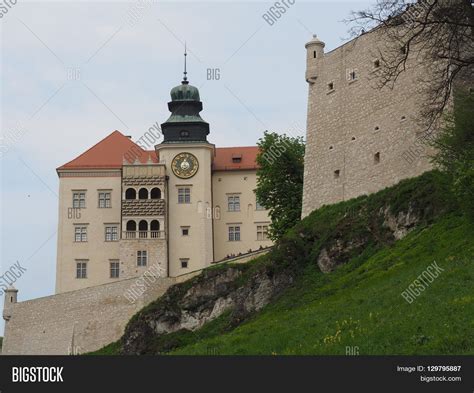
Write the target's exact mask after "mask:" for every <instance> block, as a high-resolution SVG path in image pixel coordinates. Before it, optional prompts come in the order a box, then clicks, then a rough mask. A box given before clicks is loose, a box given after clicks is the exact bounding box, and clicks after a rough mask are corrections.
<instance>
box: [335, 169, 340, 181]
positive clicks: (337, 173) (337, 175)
mask: <svg viewBox="0 0 474 393" xmlns="http://www.w3.org/2000/svg"><path fill="white" fill-rule="evenodd" d="M339 176H341V171H340V170H339V169H337V170H335V171H334V179H339Z"/></svg>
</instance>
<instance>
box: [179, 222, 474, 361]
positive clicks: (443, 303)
mask: <svg viewBox="0 0 474 393" xmlns="http://www.w3.org/2000/svg"><path fill="white" fill-rule="evenodd" d="M473 256H474V229H473V226H472V224H471V223H470V222H469V221H468V220H467V218H465V217H462V216H458V215H456V214H450V215H447V216H444V217H442V218H441V219H439V220H438V221H437V222H435V223H434V224H432V225H431V226H429V227H425V228H422V229H418V230H415V231H413V232H411V233H410V234H409V235H407V236H406V237H405V238H404V239H402V240H400V241H398V242H396V243H395V244H394V245H392V246H388V247H385V248H382V249H380V250H378V251H377V252H376V253H374V254H373V255H372V256H370V257H369V258H368V259H366V260H365V261H363V262H362V263H361V260H360V258H353V259H352V260H351V261H349V263H347V264H346V265H343V266H341V267H340V268H338V269H337V270H336V271H335V272H333V273H331V274H323V273H321V272H320V271H319V269H318V268H317V265H316V264H311V265H308V266H307V267H306V271H305V273H304V274H303V275H302V278H301V281H300V282H299V283H298V285H297V286H295V288H292V289H290V290H289V291H288V292H287V293H286V294H285V295H284V296H282V297H281V298H280V299H279V300H278V301H277V302H276V303H274V304H271V305H269V306H267V307H266V308H265V309H264V310H263V311H262V312H260V313H259V314H257V315H255V316H254V317H253V318H252V319H251V320H249V321H247V322H245V323H244V324H242V325H240V326H238V327H237V328H235V329H234V330H232V331H228V332H224V333H223V331H222V330H220V329H219V326H220V325H222V326H223V327H225V323H223V322H222V321H224V320H225V316H224V318H220V320H217V321H213V322H211V323H210V324H208V325H206V326H204V327H203V328H202V329H201V331H197V332H188V333H187V335H188V337H187V338H186V340H183V341H182V343H183V344H186V343H187V345H183V346H181V347H180V348H177V349H175V350H174V351H173V352H171V353H172V354H200V355H203V354H222V355H224V354H229V355H231V354H236V355H241V354H261V355H271V354H278V355H306V354H323V355H325V354H335V355H336V354H339V355H342V354H345V353H346V350H347V349H348V348H351V349H352V350H354V351H356V352H357V351H358V352H359V353H360V354H473V353H474V285H473V284H474V265H473ZM434 261H436V262H437V264H438V265H439V266H440V267H441V268H442V269H444V271H442V272H441V273H440V275H439V276H438V277H437V278H436V279H435V280H434V281H433V282H432V283H431V284H430V285H429V287H428V288H426V289H425V290H424V291H423V292H422V293H421V294H420V295H419V296H418V298H417V299H416V300H415V301H413V302H412V303H411V304H409V303H408V302H407V301H405V300H404V299H403V297H402V296H401V293H402V292H403V291H404V290H405V289H406V288H407V287H408V286H409V285H410V284H411V283H412V282H413V280H415V279H416V278H417V277H418V276H419V275H420V274H421V273H422V272H423V271H424V270H425V269H426V268H427V267H428V266H429V265H430V264H431V263H433V262H434ZM224 330H225V329H224ZM193 341H194V342H193Z"/></svg>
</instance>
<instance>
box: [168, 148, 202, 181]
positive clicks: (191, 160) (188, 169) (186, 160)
mask: <svg viewBox="0 0 474 393" xmlns="http://www.w3.org/2000/svg"><path fill="white" fill-rule="evenodd" d="M198 168H199V163H198V160H197V158H196V157H195V156H193V155H192V154H191V153H179V154H178V155H177V156H176V157H175V158H173V161H172V162H171V169H172V170H173V173H174V174H175V175H176V176H177V177H179V178H181V179H189V178H190V177H193V176H194V175H195V174H196V172H197V170H198Z"/></svg>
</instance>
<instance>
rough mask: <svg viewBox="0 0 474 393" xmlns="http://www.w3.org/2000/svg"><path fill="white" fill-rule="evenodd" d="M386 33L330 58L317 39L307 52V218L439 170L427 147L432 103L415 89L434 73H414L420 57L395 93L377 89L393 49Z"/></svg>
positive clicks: (413, 60)
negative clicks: (425, 113) (425, 120)
mask: <svg viewBox="0 0 474 393" xmlns="http://www.w3.org/2000/svg"><path fill="white" fill-rule="evenodd" d="M380 32H381V31H380V29H374V30H372V31H370V32H368V33H366V34H362V35H361V36H359V37H357V38H356V39H353V40H351V41H349V42H347V43H345V44H344V45H342V46H340V47H338V48H336V49H334V50H332V51H330V52H325V50H324V47H325V44H324V42H322V41H321V40H319V39H318V38H317V37H316V36H314V37H313V39H312V40H311V41H309V42H308V43H307V44H306V81H307V82H308V86H309V88H308V109H307V110H308V112H307V131H306V132H307V136H306V155H305V167H304V188H303V208H302V216H303V217H305V216H307V215H308V214H309V213H311V212H312V211H313V210H315V209H317V208H319V207H321V206H322V205H328V204H332V203H336V202H340V201H344V200H348V199H351V198H355V197H358V196H360V195H364V194H366V195H368V194H371V193H373V192H376V191H379V190H381V189H383V188H385V187H389V186H391V185H394V184H396V183H398V182H399V181H400V180H402V179H404V178H409V177H415V176H418V175H420V174H422V173H423V172H425V171H427V170H430V169H431V168H432V164H431V163H430V159H429V155H430V153H432V150H431V149H430V148H428V147H426V148H425V147H420V146H421V145H422V144H423V143H422V141H421V139H423V131H424V129H423V126H422V125H421V124H420V122H419V119H420V116H421V115H420V112H421V108H422V106H423V105H424V104H425V103H426V97H424V95H423V92H422V91H420V89H417V88H416V86H419V83H420V80H422V79H423V78H424V79H426V78H427V72H426V70H425V69H424V67H422V66H420V64H417V66H416V67H413V65H414V64H416V63H417V62H419V59H418V58H416V51H414V52H415V53H414V54H412V55H411V56H410V58H409V62H408V65H407V71H406V72H404V73H402V74H401V75H400V76H399V77H398V79H397V82H396V83H395V85H394V87H393V89H390V88H384V89H379V88H377V87H376V80H377V75H378V73H379V72H380V68H381V62H382V59H381V58H378V57H377V56H380V53H383V51H384V50H385V49H386V47H385V45H386V44H385V43H384V42H383V40H382V38H381V34H380ZM395 50H397V48H395ZM398 50H401V51H403V50H404V48H403V47H401V48H398ZM423 73H424V74H423Z"/></svg>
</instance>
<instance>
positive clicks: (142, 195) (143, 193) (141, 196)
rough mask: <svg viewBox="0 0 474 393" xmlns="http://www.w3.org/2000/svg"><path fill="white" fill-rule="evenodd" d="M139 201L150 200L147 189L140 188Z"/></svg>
mask: <svg viewBox="0 0 474 393" xmlns="http://www.w3.org/2000/svg"><path fill="white" fill-rule="evenodd" d="M138 199H148V190H147V189H146V188H140V191H138Z"/></svg>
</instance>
